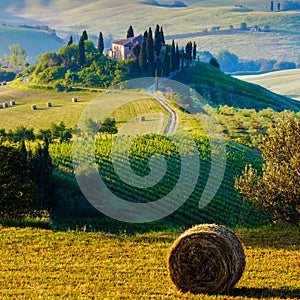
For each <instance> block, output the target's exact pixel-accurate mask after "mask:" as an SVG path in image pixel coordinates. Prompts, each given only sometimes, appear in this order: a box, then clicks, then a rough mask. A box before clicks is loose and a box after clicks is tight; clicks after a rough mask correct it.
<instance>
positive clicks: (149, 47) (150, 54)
mask: <svg viewBox="0 0 300 300" xmlns="http://www.w3.org/2000/svg"><path fill="white" fill-rule="evenodd" d="M146 48H147V60H148V63H149V67H150V70H151V72H152V73H153V62H154V44H153V36H152V29H151V27H150V28H149V32H148V37H147V45H146ZM152 75H154V74H152Z"/></svg>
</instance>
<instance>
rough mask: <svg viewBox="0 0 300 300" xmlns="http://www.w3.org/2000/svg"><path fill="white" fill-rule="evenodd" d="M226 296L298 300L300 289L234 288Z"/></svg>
mask: <svg viewBox="0 0 300 300" xmlns="http://www.w3.org/2000/svg"><path fill="white" fill-rule="evenodd" d="M226 295H228V296H234V297H238V296H239V297H240V296H242V297H246V298H252V297H255V298H274V297H279V298H281V299H291V298H292V299H299V298H300V289H293V288H290V287H282V288H278V289H277V288H274V289H272V288H247V287H241V288H234V289H233V290H232V291H230V292H228V293H226Z"/></svg>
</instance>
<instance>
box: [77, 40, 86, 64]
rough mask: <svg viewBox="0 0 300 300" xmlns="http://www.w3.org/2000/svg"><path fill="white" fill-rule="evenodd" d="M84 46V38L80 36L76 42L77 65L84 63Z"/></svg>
mask: <svg viewBox="0 0 300 300" xmlns="http://www.w3.org/2000/svg"><path fill="white" fill-rule="evenodd" d="M85 60H86V57H85V47H84V38H83V36H81V38H80V40H79V44H78V64H79V66H81V67H82V66H83V65H84V64H85Z"/></svg>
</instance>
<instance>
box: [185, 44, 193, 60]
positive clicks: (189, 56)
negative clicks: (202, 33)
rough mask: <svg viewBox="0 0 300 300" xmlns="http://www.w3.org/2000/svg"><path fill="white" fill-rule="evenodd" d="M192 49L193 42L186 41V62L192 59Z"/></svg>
mask: <svg viewBox="0 0 300 300" xmlns="http://www.w3.org/2000/svg"><path fill="white" fill-rule="evenodd" d="M192 51H193V44H192V42H188V43H187V44H186V46H185V52H186V56H187V60H188V64H190V62H191V61H192Z"/></svg>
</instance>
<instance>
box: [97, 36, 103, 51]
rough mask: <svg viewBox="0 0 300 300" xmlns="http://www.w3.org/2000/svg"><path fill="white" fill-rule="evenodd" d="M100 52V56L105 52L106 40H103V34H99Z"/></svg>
mask: <svg viewBox="0 0 300 300" xmlns="http://www.w3.org/2000/svg"><path fill="white" fill-rule="evenodd" d="M97 48H98V52H99V53H100V54H103V51H104V40H103V35H102V32H100V33H99V37H98V47H97Z"/></svg>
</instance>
